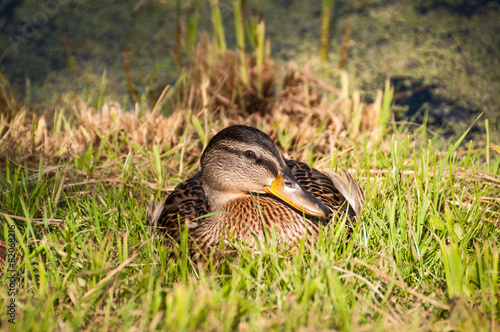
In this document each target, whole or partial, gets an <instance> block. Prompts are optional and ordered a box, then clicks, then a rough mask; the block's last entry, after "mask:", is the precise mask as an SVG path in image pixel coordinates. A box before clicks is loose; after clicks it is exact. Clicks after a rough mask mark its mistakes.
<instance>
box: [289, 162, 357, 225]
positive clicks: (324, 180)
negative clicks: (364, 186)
mask: <svg viewBox="0 0 500 332" xmlns="http://www.w3.org/2000/svg"><path fill="white" fill-rule="evenodd" d="M285 163H286V164H287V166H288V167H289V168H290V170H291V171H292V174H293V176H294V177H295V179H296V180H297V181H298V182H299V184H300V185H301V186H302V187H303V188H304V189H305V190H307V191H308V192H309V193H311V194H313V195H314V196H316V198H318V199H319V200H320V201H321V202H322V203H323V204H325V205H326V206H327V207H328V208H330V209H332V210H333V211H338V212H340V213H343V212H346V209H347V207H348V211H347V213H348V215H349V217H350V218H351V220H352V221H354V220H355V219H356V217H359V213H360V211H361V206H362V205H363V201H364V196H363V191H362V190H361V188H360V187H359V185H358V184H357V183H356V182H355V181H354V179H353V178H352V176H350V174H349V173H347V175H348V178H347V180H344V178H341V177H340V176H339V175H338V174H336V173H334V172H331V171H329V173H328V174H324V173H322V172H320V171H318V170H317V169H314V168H312V167H309V166H308V165H307V164H304V163H302V162H300V161H295V160H287V159H285ZM345 172H347V171H345ZM330 173H332V174H335V175H334V176H332V175H331V174H330ZM339 178H340V179H342V180H344V181H343V182H342V180H339ZM350 188H356V189H355V190H354V189H352V190H351V189H350Z"/></svg>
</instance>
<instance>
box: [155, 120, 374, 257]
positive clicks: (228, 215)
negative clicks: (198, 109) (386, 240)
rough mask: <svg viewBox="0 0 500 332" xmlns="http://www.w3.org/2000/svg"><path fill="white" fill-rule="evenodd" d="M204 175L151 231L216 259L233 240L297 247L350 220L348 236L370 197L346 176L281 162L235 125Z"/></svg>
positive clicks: (170, 201)
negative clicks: (218, 251) (184, 235)
mask: <svg viewBox="0 0 500 332" xmlns="http://www.w3.org/2000/svg"><path fill="white" fill-rule="evenodd" d="M200 165H201V170H200V171H198V172H197V173H196V174H195V175H194V176H193V177H191V178H189V179H187V180H185V181H184V182H181V183H180V184H179V185H177V186H176V187H175V189H174V190H173V191H172V192H171V193H170V195H169V196H168V197H167V198H166V199H164V200H163V201H161V202H159V203H155V202H154V201H151V202H150V203H149V206H148V223H149V225H150V226H151V227H153V229H155V230H156V231H157V232H159V234H162V235H163V237H164V238H165V239H167V241H168V242H169V243H172V244H174V243H177V244H179V242H180V238H181V234H182V232H183V231H184V230H186V228H187V232H188V235H189V237H188V239H189V240H188V241H189V242H188V245H189V247H190V248H191V249H193V250H200V251H201V253H204V254H209V253H210V252H212V251H213V250H214V249H216V248H219V247H220V245H221V242H225V241H227V239H235V240H237V241H241V242H243V243H245V244H247V245H249V246H251V247H256V246H258V245H259V244H258V243H262V241H266V239H267V240H269V239H270V238H272V239H274V240H275V241H277V242H280V243H286V244H287V245H290V246H293V245H295V244H297V243H298V242H299V241H301V240H302V239H303V238H304V237H306V241H307V243H308V244H312V243H314V242H315V241H316V239H317V238H318V235H319V232H320V227H321V226H322V225H329V224H332V220H337V221H338V220H341V217H342V216H346V222H345V225H346V226H347V228H348V230H347V234H348V236H349V235H350V234H351V233H352V229H353V228H354V227H355V226H356V223H357V221H358V220H359V218H360V214H361V208H362V206H363V202H364V194H363V191H362V189H361V188H360V186H359V185H358V184H357V183H356V181H355V180H354V179H353V177H352V176H351V175H350V174H349V172H347V171H346V170H343V171H344V176H340V175H338V174H337V173H334V172H332V171H328V170H326V171H324V172H320V171H318V170H317V169H315V168H312V167H310V166H308V165H307V164H305V163H302V162H300V161H296V160H289V159H285V158H283V157H282V155H281V154H280V152H279V149H278V147H277V146H276V144H275V143H274V141H273V140H272V139H271V138H270V137H269V136H268V135H266V134H265V133H264V132H262V131H261V130H259V129H257V128H254V127H250V126H244V125H234V126H230V127H227V128H225V129H223V130H221V131H219V132H218V133H217V134H216V135H215V136H214V137H213V138H212V139H211V140H210V142H209V144H208V145H207V147H206V148H205V150H204V151H203V153H202V155H201V158H200Z"/></svg>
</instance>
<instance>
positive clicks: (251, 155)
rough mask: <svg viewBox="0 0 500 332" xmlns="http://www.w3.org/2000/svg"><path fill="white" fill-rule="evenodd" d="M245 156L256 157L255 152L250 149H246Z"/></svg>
mask: <svg viewBox="0 0 500 332" xmlns="http://www.w3.org/2000/svg"><path fill="white" fill-rule="evenodd" d="M245 157H247V158H250V159H255V152H253V151H251V150H248V151H245Z"/></svg>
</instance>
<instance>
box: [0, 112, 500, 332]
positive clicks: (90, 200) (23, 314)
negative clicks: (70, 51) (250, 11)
mask: <svg viewBox="0 0 500 332" xmlns="http://www.w3.org/2000/svg"><path fill="white" fill-rule="evenodd" d="M92 112H93V111H91V112H90V113H89V116H88V117H84V116H82V117H81V118H82V119H84V118H87V119H89V120H84V121H83V122H78V120H77V119H76V118H73V120H67V121H68V122H67V124H66V125H65V126H61V128H63V129H61V130H60V131H59V132H57V131H52V130H49V131H48V136H49V137H50V136H51V135H56V132H57V135H58V137H60V139H61V142H65V138H64V137H66V136H69V133H70V132H71V133H72V134H76V133H77V132H78V131H79V130H80V131H81V130H82V128H92V126H93V125H92V123H91V122H90V123H87V124H85V123H86V122H85V121H94V120H91V117H90V114H92ZM82 114H83V113H82ZM96 114H97V113H96ZM60 116H61V115H59V114H58V113H56V114H54V117H55V120H56V119H57V118H59V117H60ZM116 117H117V119H118V120H120V121H122V122H120V121H118V123H121V125H122V126H123V125H124V123H126V121H125V118H121V117H123V115H119V114H118V115H116ZM178 117H179V118H178V119H177V120H175V119H172V120H171V121H173V122H165V123H164V125H165V126H174V127H170V128H168V132H171V133H172V134H170V135H174V136H175V138H174V137H170V140H160V141H156V143H155V139H154V136H151V138H150V140H149V141H148V140H146V141H144V143H143V144H138V143H137V142H134V140H139V138H137V137H135V136H134V135H136V133H134V132H128V133H124V132H121V131H120V129H119V127H116V128H114V129H113V128H108V129H105V128H106V126H103V127H101V128H98V129H99V132H100V139H99V140H98V141H96V142H97V143H96V144H95V145H94V144H93V143H92V144H89V143H84V144H81V150H80V152H79V153H76V154H74V155H73V156H72V157H70V158H66V159H60V161H59V162H57V163H56V164H54V163H52V162H51V161H50V160H49V159H47V158H39V157H38V159H37V158H36V157H35V156H36V155H37V154H36V153H34V154H33V156H32V157H31V158H29V159H27V160H25V161H24V162H21V163H20V164H18V163H17V162H16V161H15V160H14V159H15V156H16V155H17V154H15V153H14V151H15V149H13V148H11V149H10V150H9V149H7V147H6V146H4V147H3V151H4V152H3V157H2V158H3V159H2V160H3V162H2V173H1V176H0V184H1V188H2V195H1V198H0V211H1V212H2V213H3V216H2V222H3V225H4V229H3V230H2V232H3V234H6V232H7V229H6V226H7V225H15V226H16V229H17V231H16V240H17V250H18V256H19V263H18V264H19V266H20V269H21V270H20V271H19V276H20V279H19V284H18V290H19V293H18V294H17V295H16V296H15V299H16V303H17V304H18V305H19V307H18V310H17V312H18V316H17V318H16V325H9V323H8V320H7V319H8V318H7V315H6V307H5V306H2V309H0V317H1V321H2V325H3V326H8V328H9V329H10V328H12V329H14V330H15V329H17V330H23V331H24V330H30V329H35V330H41V329H55V328H59V329H79V328H93V329H100V328H109V329H116V328H120V329H127V328H131V327H136V328H138V329H141V330H142V329H165V328H166V329H170V330H179V329H216V330H234V329H250V330H257V329H269V328H275V329H296V328H299V327H304V328H307V329H342V330H351V329H370V330H371V329H376V328H380V329H393V330H395V329H403V330H407V329H411V328H416V329H438V330H440V329H449V328H458V329H467V328H468V327H471V326H472V327H473V328H481V329H488V328H493V326H498V319H499V302H498V301H499V286H498V285H499V274H498V270H499V259H498V257H499V248H498V239H499V238H500V231H499V229H500V228H499V224H498V223H499V210H500V209H499V202H498V196H499V195H498V186H499V183H500V180H499V178H498V175H495V174H493V173H490V172H489V170H488V168H487V165H486V164H484V163H480V162H477V161H478V160H483V159H484V153H485V151H481V150H476V151H474V150H470V149H469V150H468V151H467V150H466V151H465V153H466V154H465V155H463V154H461V153H462V151H463V148H460V147H459V145H458V144H455V145H453V144H448V145H447V146H448V147H444V148H443V149H436V148H434V147H433V146H437V145H439V144H442V143H443V142H440V141H439V139H435V141H433V140H430V141H427V142H426V143H425V144H422V142H421V141H420V140H419V137H418V136H412V135H408V136H404V135H399V136H396V135H394V136H388V137H387V138H386V139H384V140H382V141H380V142H379V143H378V144H373V143H374V142H370V139H371V136H370V134H369V133H364V134H360V136H358V138H357V140H356V142H355V143H352V145H351V148H350V150H349V148H347V150H348V151H349V152H348V153H344V152H343V151H342V150H337V151H335V152H333V153H334V155H335V156H334V163H333V167H341V166H342V167H349V168H350V169H351V171H352V172H353V173H354V175H355V178H357V179H358V181H359V182H360V183H361V186H362V187H363V188H364V189H365V193H366V207H365V210H364V213H363V216H362V218H361V222H360V223H359V226H358V227H357V228H356V229H355V231H354V235H353V237H352V238H351V239H350V240H345V234H343V231H342V230H341V229H339V228H331V229H329V230H326V231H325V232H324V233H323V234H322V235H321V237H320V240H319V241H318V245H317V246H315V247H313V248H308V247H305V246H303V245H301V246H299V247H298V250H296V251H291V252H289V251H285V250H283V249H284V247H280V246H276V245H272V244H264V246H263V247H262V250H261V253H260V254H255V253H253V252H252V251H250V250H246V249H245V248H242V249H240V250H239V254H238V255H236V256H231V257H227V258H226V259H223V260H222V261H221V262H218V263H217V264H208V265H207V266H206V267H201V266H198V265H196V264H194V263H193V262H191V260H190V259H188V257H187V256H186V254H185V249H182V248H183V246H181V249H179V251H177V250H173V249H169V248H168V247H166V246H165V245H164V244H162V241H157V238H156V237H155V236H154V234H152V233H151V231H150V229H149V228H148V227H147V226H146V225H145V214H146V206H147V202H148V200H149V199H150V198H151V197H154V198H156V199H161V198H163V197H164V196H165V195H166V192H165V190H164V189H165V188H167V189H170V188H172V187H171V186H172V185H174V184H176V183H178V182H179V181H180V180H181V179H184V178H187V177H188V176H190V175H191V174H193V173H194V172H195V171H196V170H197V169H198V166H197V165H196V162H197V157H198V155H199V153H200V152H201V149H202V147H203V137H205V136H211V135H212V134H213V133H214V132H216V131H217V130H218V129H220V128H222V126H221V125H220V123H223V122H224V121H227V120H228V119H217V118H211V119H209V120H208V124H209V126H210V131H209V132H206V131H205V130H204V128H203V126H202V125H201V123H204V122H205V119H204V118H203V114H201V115H200V116H199V117H197V118H196V119H197V120H196V121H192V119H194V118H193V117H192V115H190V114H187V113H186V114H185V115H178ZM174 118H175V116H174ZM102 119H104V118H103V117H102V116H101V120H102ZM148 119H149V120H148ZM151 119H153V118H148V115H147V114H145V115H144V118H142V120H141V119H138V121H144V123H148V122H147V121H151ZM155 121H160V122H157V123H160V124H161V123H162V122H161V121H162V120H161V116H160V117H159V118H158V120H155ZM216 123H219V124H216ZM82 126H83V127H82ZM176 126H177V127H176ZM294 126H297V124H293V122H292V123H290V125H289V126H288V127H283V130H280V129H278V131H277V132H276V136H275V138H276V142H278V144H280V146H281V148H285V150H288V151H290V148H291V147H290V145H289V144H290V142H294V141H295V142H299V144H303V145H299V146H293V151H295V152H292V153H291V156H292V157H295V158H298V159H302V160H304V159H303V158H307V156H308V154H304V153H301V152H300V151H304V149H306V150H309V151H310V152H309V153H310V156H311V160H312V164H313V165H315V166H317V167H320V168H321V167H331V166H332V164H331V160H332V159H331V158H332V156H331V155H330V152H329V149H328V148H326V149H325V147H327V146H328V145H329V143H328V142H327V141H325V140H316V141H315V140H313V142H312V145H309V146H308V145H307V143H304V142H303V143H300V142H301V141H300V140H298V141H297V140H296V139H294V133H295V131H293V130H292V129H293V128H294ZM64 128H67V130H70V132H66V131H65V129H64ZM137 128H141V125H139V126H138V127H137ZM327 128H328V127H324V129H323V130H324V131H325V132H326V131H327ZM35 129H36V128H35ZM262 129H263V130H265V131H267V132H269V131H270V130H271V127H269V126H268V125H263V127H262ZM89 130H90V129H89ZM89 130H88V132H87V135H88V136H89V137H91V136H92V135H94V132H92V131H89ZM108 130H109V131H108ZM164 130H167V129H166V128H164ZM35 132H36V130H35ZM161 132H162V131H161V130H160V129H158V131H157V132H156V133H157V134H158V135H162V134H161ZM174 133H175V134H174ZM82 135H83V136H85V135H84V134H82ZM165 135H166V134H165ZM317 135H319V136H321V135H322V132H321V131H320V132H318V133H317ZM417 135H418V134H417ZM134 137H135V138H134ZM165 137H166V136H165ZM66 139H67V138H66ZM142 139H144V137H143V138H142ZM148 142H149V143H148ZM46 143H47V148H49V147H50V145H49V143H48V141H47V142H46ZM309 143H310V142H309ZM457 143H458V142H457ZM61 146H62V145H61V144H60V145H58V146H57V148H60V147H61ZM443 146H444V145H443ZM461 146H464V145H461ZM465 146H466V145H465ZM54 149H55V148H54ZM317 151H323V152H317ZM7 155H9V156H10V157H9V158H6V157H7ZM459 156H461V157H459ZM18 160H19V159H18ZM35 160H38V161H36V163H34V161H35ZM181 160H182V163H183V167H182V175H181V176H180V177H181V178H178V174H179V173H180V169H181V168H180V163H181ZM304 161H309V160H304ZM498 163H499V158H498V155H493V154H492V155H491V156H490V169H498ZM495 165H496V168H495ZM3 238H6V237H3ZM172 250H173V251H172ZM7 281H8V280H7V279H6V278H5V277H3V278H2V286H1V287H2V288H5V287H6V285H7ZM0 297H1V298H2V301H3V303H6V302H7V301H9V300H10V297H9V296H8V295H7V292H6V291H3V290H2V291H1V292H0Z"/></svg>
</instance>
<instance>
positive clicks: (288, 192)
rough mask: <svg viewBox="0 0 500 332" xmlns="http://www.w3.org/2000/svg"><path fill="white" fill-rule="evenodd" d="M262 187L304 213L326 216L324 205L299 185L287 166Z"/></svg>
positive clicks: (326, 210) (326, 211)
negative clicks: (268, 183) (270, 182)
mask: <svg viewBox="0 0 500 332" xmlns="http://www.w3.org/2000/svg"><path fill="white" fill-rule="evenodd" d="M264 189H265V191H266V192H267V193H268V194H271V195H274V196H276V197H278V198H279V199H281V200H283V201H285V202H286V203H288V204H290V205H291V206H293V207H294V208H296V209H297V210H300V211H301V212H304V213H305V214H308V215H311V216H315V217H326V216H328V212H329V211H328V209H327V208H326V206H325V205H324V204H323V203H321V202H320V201H319V200H318V199H317V198H316V197H314V196H313V195H311V194H310V193H308V192H307V191H305V190H304V188H302V187H301V186H300V185H299V183H298V182H297V180H295V178H294V177H293V175H292V173H291V172H290V169H288V167H287V168H286V169H283V170H282V171H281V174H280V175H278V177H277V178H276V180H274V182H273V183H272V184H271V185H270V186H267V187H265V188H264Z"/></svg>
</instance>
